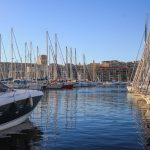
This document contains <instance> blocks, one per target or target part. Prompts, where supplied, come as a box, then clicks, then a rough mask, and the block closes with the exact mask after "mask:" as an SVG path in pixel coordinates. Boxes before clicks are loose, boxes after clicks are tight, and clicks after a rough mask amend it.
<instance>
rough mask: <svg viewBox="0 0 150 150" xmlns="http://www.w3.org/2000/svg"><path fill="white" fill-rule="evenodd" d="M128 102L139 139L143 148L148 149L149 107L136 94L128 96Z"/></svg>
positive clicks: (149, 141) (149, 143)
mask: <svg viewBox="0 0 150 150" xmlns="http://www.w3.org/2000/svg"><path fill="white" fill-rule="evenodd" d="M128 100H129V101H130V103H131V107H132V110H133V114H134V117H135V118H136V119H135V120H136V121H137V128H138V129H140V130H139V133H140V134H139V138H140V139H141V141H142V143H143V146H145V148H146V149H147V148H149V149H150V147H149V146H150V105H148V104H147V103H146V101H144V100H143V99H142V98H141V97H140V96H139V95H138V94H137V95H133V94H128Z"/></svg>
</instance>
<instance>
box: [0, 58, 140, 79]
mask: <svg viewBox="0 0 150 150" xmlns="http://www.w3.org/2000/svg"><path fill="white" fill-rule="evenodd" d="M137 63H138V62H120V61H117V60H112V61H102V62H101V63H95V62H94V61H93V63H90V64H88V65H85V64H84V65H82V64H80V63H79V64H77V65H74V64H69V63H68V64H65V65H61V64H57V74H58V78H59V79H63V80H64V79H67V80H87V79H88V80H93V81H101V82H106V81H128V80H129V79H130V77H131V79H130V80H132V79H133V76H134V72H135V71H136V67H137ZM55 67H56V66H55V64H54V63H51V64H48V62H47V55H39V56H38V57H37V59H36V63H19V62H14V63H13V65H12V63H10V62H0V78H1V79H6V78H13V79H41V78H48V79H50V80H53V79H54V71H55ZM133 68H134V70H133ZM132 72H133V74H132Z"/></svg>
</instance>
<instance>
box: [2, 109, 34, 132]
mask: <svg viewBox="0 0 150 150" xmlns="http://www.w3.org/2000/svg"><path fill="white" fill-rule="evenodd" d="M31 113H32V111H31V112H29V113H27V114H25V115H24V116H21V117H20V118H17V119H15V120H12V121H10V122H7V123H4V124H2V125H0V131H2V130H5V129H8V128H11V127H13V126H16V125H18V124H21V123H23V122H24V121H26V120H27V119H28V118H29V116H30V115H31Z"/></svg>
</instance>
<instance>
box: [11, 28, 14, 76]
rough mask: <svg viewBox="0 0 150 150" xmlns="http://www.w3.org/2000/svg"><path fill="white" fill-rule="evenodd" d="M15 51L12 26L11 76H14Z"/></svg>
mask: <svg viewBox="0 0 150 150" xmlns="http://www.w3.org/2000/svg"><path fill="white" fill-rule="evenodd" d="M13 53H14V47H13V28H11V77H12V78H13V59H14V58H13V57H14V56H13Z"/></svg>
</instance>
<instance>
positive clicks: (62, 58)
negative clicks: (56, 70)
mask: <svg viewBox="0 0 150 150" xmlns="http://www.w3.org/2000/svg"><path fill="white" fill-rule="evenodd" d="M57 43H58V48H59V51H60V55H61V60H62V62H63V64H64V66H65V60H64V57H63V54H62V50H61V47H60V43H59V41H58V38H57ZM65 76H67V68H66V67H65Z"/></svg>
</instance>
